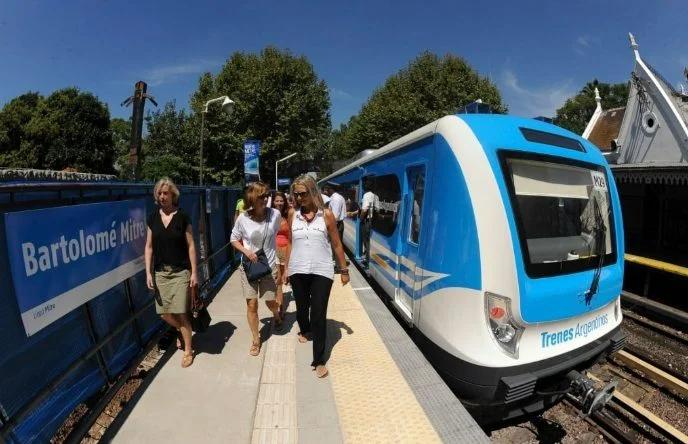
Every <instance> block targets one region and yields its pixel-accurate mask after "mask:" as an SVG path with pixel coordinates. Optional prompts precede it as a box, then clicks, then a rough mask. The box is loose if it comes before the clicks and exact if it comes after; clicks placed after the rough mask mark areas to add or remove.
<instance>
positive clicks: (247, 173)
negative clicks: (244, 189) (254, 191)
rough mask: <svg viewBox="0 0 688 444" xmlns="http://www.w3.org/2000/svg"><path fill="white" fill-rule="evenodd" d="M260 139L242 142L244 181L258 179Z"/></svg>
mask: <svg viewBox="0 0 688 444" xmlns="http://www.w3.org/2000/svg"><path fill="white" fill-rule="evenodd" d="M260 144H261V142H260V140H255V139H248V140H246V141H245V142H244V177H245V179H246V182H253V181H256V180H260Z"/></svg>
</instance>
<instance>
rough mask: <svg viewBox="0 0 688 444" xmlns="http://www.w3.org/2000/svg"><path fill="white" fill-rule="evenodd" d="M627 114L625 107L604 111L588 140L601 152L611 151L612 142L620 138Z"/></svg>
mask: <svg viewBox="0 0 688 444" xmlns="http://www.w3.org/2000/svg"><path fill="white" fill-rule="evenodd" d="M625 112H626V108H625V107H621V108H613V109H608V110H606V111H603V112H602V114H601V115H600V117H599V119H597V122H596V123H595V126H594V127H593V129H592V131H591V132H590V136H589V137H588V140H589V141H590V142H592V143H594V144H595V145H597V146H598V148H599V149H600V150H601V151H611V150H612V147H611V142H612V140H614V139H616V138H617V137H618V136H619V129H620V128H621V122H622V121H623V116H624V113H625Z"/></svg>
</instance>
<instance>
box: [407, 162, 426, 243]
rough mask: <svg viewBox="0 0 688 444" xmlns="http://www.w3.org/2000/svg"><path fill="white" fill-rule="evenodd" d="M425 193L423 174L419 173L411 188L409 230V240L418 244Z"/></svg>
mask: <svg viewBox="0 0 688 444" xmlns="http://www.w3.org/2000/svg"><path fill="white" fill-rule="evenodd" d="M424 192H425V174H424V173H420V174H418V176H417V177H416V183H415V184H414V186H413V211H412V212H411V230H409V231H410V232H409V240H410V241H411V242H413V243H414V244H418V241H419V240H420V221H421V215H422V214H423V193H424Z"/></svg>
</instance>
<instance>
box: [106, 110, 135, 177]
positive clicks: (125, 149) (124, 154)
mask: <svg viewBox="0 0 688 444" xmlns="http://www.w3.org/2000/svg"><path fill="white" fill-rule="evenodd" d="M110 131H111V132H112V145H113V147H114V150H115V169H116V170H117V171H119V173H120V175H121V176H122V177H124V176H127V173H128V172H127V168H126V167H127V165H129V149H130V143H131V119H129V120H124V119H121V118H119V117H115V118H114V119H112V120H110Z"/></svg>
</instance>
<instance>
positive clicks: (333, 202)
mask: <svg viewBox="0 0 688 444" xmlns="http://www.w3.org/2000/svg"><path fill="white" fill-rule="evenodd" d="M330 210H332V213H333V214H334V220H336V221H337V222H339V221H341V220H344V219H346V201H345V200H344V197H343V196H342V195H341V194H339V193H337V192H334V193H332V196H330Z"/></svg>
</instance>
